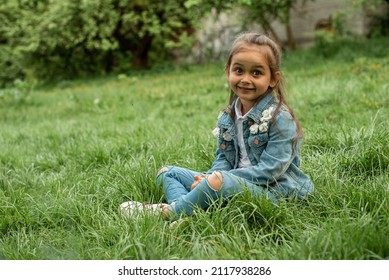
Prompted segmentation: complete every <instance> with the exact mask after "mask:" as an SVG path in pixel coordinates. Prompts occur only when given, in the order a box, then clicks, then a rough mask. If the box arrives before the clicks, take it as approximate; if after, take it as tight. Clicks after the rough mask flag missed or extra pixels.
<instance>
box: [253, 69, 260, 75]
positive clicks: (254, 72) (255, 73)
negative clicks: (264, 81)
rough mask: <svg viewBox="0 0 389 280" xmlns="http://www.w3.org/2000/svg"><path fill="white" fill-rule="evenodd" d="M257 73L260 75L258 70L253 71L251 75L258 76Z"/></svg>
mask: <svg viewBox="0 0 389 280" xmlns="http://www.w3.org/2000/svg"><path fill="white" fill-rule="evenodd" d="M259 75H261V72H260V71H258V70H254V71H253V76H259Z"/></svg>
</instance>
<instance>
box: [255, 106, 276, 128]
mask: <svg viewBox="0 0 389 280" xmlns="http://www.w3.org/2000/svg"><path fill="white" fill-rule="evenodd" d="M272 113H273V107H269V108H268V109H266V110H264V111H263V112H262V117H261V119H260V121H261V123H260V124H257V123H254V124H253V125H251V126H250V132H251V134H256V133H258V131H260V132H266V131H268V129H269V121H270V120H271V118H272V117H273V116H272Z"/></svg>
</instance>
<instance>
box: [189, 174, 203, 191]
mask: <svg viewBox="0 0 389 280" xmlns="http://www.w3.org/2000/svg"><path fill="white" fill-rule="evenodd" d="M206 176H207V174H201V175H194V177H193V178H194V182H193V184H192V185H191V187H190V189H191V190H193V189H194V188H195V187H197V185H198V184H200V182H201V181H202V180H203V179H204V178H205V177H206Z"/></svg>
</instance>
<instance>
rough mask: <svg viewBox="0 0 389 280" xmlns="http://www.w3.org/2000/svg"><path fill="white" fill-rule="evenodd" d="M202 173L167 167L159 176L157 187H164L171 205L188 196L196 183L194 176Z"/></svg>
mask: <svg viewBox="0 0 389 280" xmlns="http://www.w3.org/2000/svg"><path fill="white" fill-rule="evenodd" d="M195 175H201V173H200V172H196V171H193V170H189V169H186V168H182V167H176V166H165V167H163V168H162V169H161V170H160V171H159V172H158V174H157V185H162V189H163V192H164V193H165V196H166V200H167V202H168V203H169V204H171V203H173V202H174V201H176V200H178V199H179V198H180V197H182V196H183V195H187V194H188V193H189V192H190V190H191V185H192V184H193V182H194V176H195Z"/></svg>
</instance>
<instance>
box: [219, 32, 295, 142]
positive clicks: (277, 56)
mask: <svg viewBox="0 0 389 280" xmlns="http://www.w3.org/2000/svg"><path fill="white" fill-rule="evenodd" d="M248 45H249V46H253V45H256V46H268V47H269V49H270V51H269V52H268V51H267V52H266V53H265V56H266V58H267V63H268V65H269V68H270V73H271V77H272V78H274V76H275V73H276V72H279V73H280V78H279V80H278V82H277V84H276V86H275V87H274V88H272V90H273V94H274V95H275V97H276V98H277V100H278V101H279V102H278V104H277V107H276V109H275V111H274V114H273V118H275V116H276V115H277V113H278V111H279V110H280V108H281V106H284V107H286V108H287V109H288V111H289V112H290V114H291V115H292V117H293V119H294V120H295V122H296V125H297V135H296V138H295V139H296V140H297V139H300V138H302V137H303V132H302V129H301V125H300V123H299V121H298V119H297V117H296V116H295V114H294V113H293V110H292V108H290V106H289V104H288V102H287V100H286V98H285V87H284V81H283V75H282V71H281V68H280V67H281V48H280V47H279V46H278V45H277V44H276V43H275V42H274V41H273V40H272V39H270V38H269V37H267V36H266V35H262V34H259V33H254V32H248V33H242V34H240V35H239V36H238V37H237V38H236V39H235V41H234V42H233V43H232V47H231V50H230V54H229V56H228V60H227V64H226V69H228V67H229V66H230V65H231V60H232V57H233V56H234V55H235V54H237V53H239V52H240V51H241V50H242V49H243V48H244V47H247V46H248ZM237 97H238V96H237V95H236V94H235V93H234V92H233V91H232V90H231V93H230V99H229V102H228V106H227V108H226V110H225V111H226V112H228V113H229V114H230V115H231V116H232V117H233V118H234V110H232V103H233V102H234V100H235V99H236V98H237Z"/></svg>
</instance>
